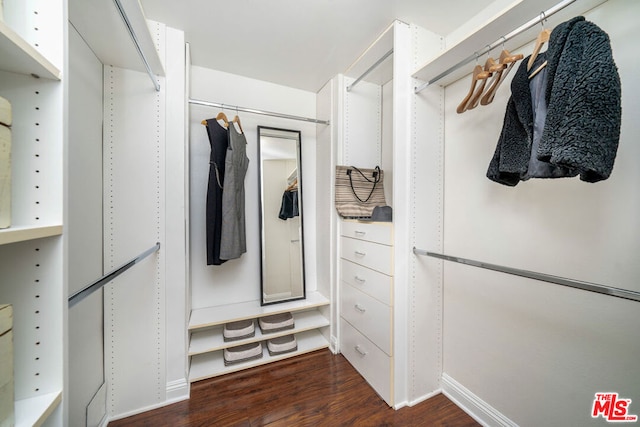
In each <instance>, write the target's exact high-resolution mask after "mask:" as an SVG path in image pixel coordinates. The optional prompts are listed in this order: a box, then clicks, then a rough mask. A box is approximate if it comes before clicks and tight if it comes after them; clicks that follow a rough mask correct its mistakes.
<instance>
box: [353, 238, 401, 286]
mask: <svg viewBox="0 0 640 427" xmlns="http://www.w3.org/2000/svg"><path fill="white" fill-rule="evenodd" d="M340 242H341V256H342V258H344V259H347V260H349V261H351V262H355V263H356V264H360V265H363V266H365V267H368V268H371V269H373V270H376V271H379V272H380V273H384V274H386V275H388V276H392V275H393V268H392V266H393V262H392V260H391V256H392V252H391V246H385V245H381V244H378V243H371V242H366V241H364V240H358V239H351V238H349V237H341V238H340Z"/></svg>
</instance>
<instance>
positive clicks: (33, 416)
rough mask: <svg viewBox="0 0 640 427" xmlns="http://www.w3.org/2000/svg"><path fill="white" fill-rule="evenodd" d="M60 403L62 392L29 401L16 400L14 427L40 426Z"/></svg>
mask: <svg viewBox="0 0 640 427" xmlns="http://www.w3.org/2000/svg"><path fill="white" fill-rule="evenodd" d="M60 402H62V391H57V392H53V393H48V394H44V395H42V396H38V397H33V398H30V399H21V400H16V402H15V418H16V424H15V425H16V427H23V426H24V427H32V426H40V425H42V424H43V423H44V422H45V421H46V420H47V418H49V416H50V415H51V414H52V413H53V411H54V410H55V409H56V408H57V407H58V405H59V404H60Z"/></svg>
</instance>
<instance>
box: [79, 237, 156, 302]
mask: <svg viewBox="0 0 640 427" xmlns="http://www.w3.org/2000/svg"><path fill="white" fill-rule="evenodd" d="M158 250H160V243H159V242H157V243H156V244H155V245H154V246H152V247H151V248H149V249H147V250H146V251H144V252H142V253H141V254H140V255H138V256H137V257H135V258H134V259H132V260H131V261H129V262H127V263H125V264H123V265H121V266H120V267H118V268H116V269H115V270H113V271H111V272H110V273H107V274H105V275H104V276H102V277H101V278H99V279H98V280H96V281H95V282H93V283H91V284H89V285H87V286H85V287H84V288H82V289H81V290H79V291H78V292H76V293H74V294H73V295H71V296H70V297H69V308H71V307H73V306H74V305H76V304H77V303H79V302H80V301H82V300H83V299H85V298H86V297H88V296H89V295H91V294H92V293H94V292H95V291H97V290H98V289H100V288H102V287H104V286H105V285H106V284H108V283H109V282H111V281H113V279H115V278H116V277H118V276H119V275H121V274H122V273H124V272H125V271H127V270H128V269H130V268H131V267H133V266H134V265H136V264H137V263H139V262H140V261H142V260H143V259H145V258H146V257H148V256H149V255H151V254H152V253H154V252H157V251H158Z"/></svg>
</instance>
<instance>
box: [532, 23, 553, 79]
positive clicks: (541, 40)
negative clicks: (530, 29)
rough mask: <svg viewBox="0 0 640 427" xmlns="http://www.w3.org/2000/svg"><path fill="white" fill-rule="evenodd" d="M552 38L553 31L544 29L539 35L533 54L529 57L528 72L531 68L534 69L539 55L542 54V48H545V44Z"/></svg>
mask: <svg viewBox="0 0 640 427" xmlns="http://www.w3.org/2000/svg"><path fill="white" fill-rule="evenodd" d="M550 38H551V30H549V29H547V28H542V31H540V34H538V37H537V38H536V44H535V46H534V47H533V53H532V54H531V56H530V57H529V62H527V71H529V70H530V69H531V67H533V63H534V62H535V60H536V58H537V57H538V54H539V53H540V49H542V46H544V44H545V43H546V42H548V41H549V39H550Z"/></svg>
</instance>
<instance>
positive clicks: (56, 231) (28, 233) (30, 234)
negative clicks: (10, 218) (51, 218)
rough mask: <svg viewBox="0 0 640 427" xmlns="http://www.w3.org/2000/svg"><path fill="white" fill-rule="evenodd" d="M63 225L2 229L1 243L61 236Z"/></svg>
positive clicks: (0, 232) (0, 233)
mask: <svg viewBox="0 0 640 427" xmlns="http://www.w3.org/2000/svg"><path fill="white" fill-rule="evenodd" d="M61 234H62V225H59V224H55V225H43V226H37V227H36V226H16V227H10V228H5V229H2V230H0V245H7V244H9V243H17V242H24V241H27V240H34V239H42V238H44V237H51V236H59V235H61Z"/></svg>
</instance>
